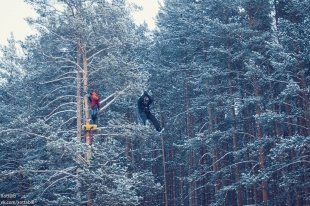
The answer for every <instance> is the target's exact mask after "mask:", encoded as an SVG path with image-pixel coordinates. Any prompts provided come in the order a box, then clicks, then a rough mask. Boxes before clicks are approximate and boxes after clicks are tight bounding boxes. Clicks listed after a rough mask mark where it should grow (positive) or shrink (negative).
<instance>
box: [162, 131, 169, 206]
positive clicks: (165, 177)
mask: <svg viewBox="0 0 310 206" xmlns="http://www.w3.org/2000/svg"><path fill="white" fill-rule="evenodd" d="M161 150H162V157H163V170H164V171H163V172H164V185H165V192H164V200H165V206H168V186H167V184H168V182H167V171H166V154H165V153H166V151H165V143H164V137H163V136H162V135H161Z"/></svg>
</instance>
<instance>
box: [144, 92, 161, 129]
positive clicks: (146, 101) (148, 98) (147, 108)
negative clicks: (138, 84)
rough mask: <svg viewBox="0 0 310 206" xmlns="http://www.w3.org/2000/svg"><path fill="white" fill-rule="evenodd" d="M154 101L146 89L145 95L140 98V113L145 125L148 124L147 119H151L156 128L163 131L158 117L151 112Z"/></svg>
mask: <svg viewBox="0 0 310 206" xmlns="http://www.w3.org/2000/svg"><path fill="white" fill-rule="evenodd" d="M152 102H153V99H152V97H151V96H150V95H148V93H147V92H146V91H145V92H144V93H143V95H142V96H141V97H140V98H139V99H138V110H139V115H140V117H141V119H142V122H143V124H144V125H145V124H146V120H150V121H151V122H152V124H153V125H154V127H155V129H156V130H157V131H158V132H160V131H162V128H161V126H160V124H159V122H158V120H157V119H156V117H155V116H154V115H153V114H152V113H151V112H150V104H152Z"/></svg>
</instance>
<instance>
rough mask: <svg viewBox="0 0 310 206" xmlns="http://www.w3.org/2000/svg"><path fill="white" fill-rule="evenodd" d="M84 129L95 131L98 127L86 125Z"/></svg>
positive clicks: (83, 126)
mask: <svg viewBox="0 0 310 206" xmlns="http://www.w3.org/2000/svg"><path fill="white" fill-rule="evenodd" d="M82 128H83V129H84V130H95V129H97V125H96V124H84V125H82Z"/></svg>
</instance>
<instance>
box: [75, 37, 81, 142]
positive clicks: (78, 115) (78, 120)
mask: <svg viewBox="0 0 310 206" xmlns="http://www.w3.org/2000/svg"><path fill="white" fill-rule="evenodd" d="M80 44H81V42H80V39H79V40H78V42H77V58H76V64H77V66H76V131H77V135H76V137H77V142H80V141H81V138H82V101H81V99H82V96H81V68H80V61H81V51H80V47H81V46H80Z"/></svg>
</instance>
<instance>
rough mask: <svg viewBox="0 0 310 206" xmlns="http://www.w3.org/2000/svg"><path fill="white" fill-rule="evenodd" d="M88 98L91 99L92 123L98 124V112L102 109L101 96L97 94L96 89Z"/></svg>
mask: <svg viewBox="0 0 310 206" xmlns="http://www.w3.org/2000/svg"><path fill="white" fill-rule="evenodd" d="M88 99H89V101H90V110H91V112H90V115H91V124H97V114H98V111H99V109H100V97H99V96H98V95H97V93H96V91H92V92H91V93H90V96H89V97H88Z"/></svg>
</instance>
